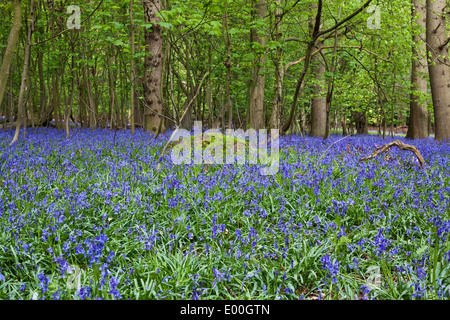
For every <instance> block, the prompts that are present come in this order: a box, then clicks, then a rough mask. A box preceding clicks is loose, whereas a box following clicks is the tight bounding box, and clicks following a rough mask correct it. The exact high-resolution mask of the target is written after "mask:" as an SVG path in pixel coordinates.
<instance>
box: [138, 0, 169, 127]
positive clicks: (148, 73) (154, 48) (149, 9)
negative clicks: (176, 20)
mask: <svg viewBox="0 0 450 320" xmlns="http://www.w3.org/2000/svg"><path fill="white" fill-rule="evenodd" d="M143 6H144V20H145V23H151V24H152V27H151V30H149V29H145V45H146V48H145V50H146V55H145V61H144V67H145V71H144V79H143V82H142V86H143V89H144V102H145V112H144V130H146V131H151V132H152V133H153V134H154V135H157V134H158V133H159V132H161V131H164V120H163V118H162V117H161V116H160V115H161V114H162V111H163V108H162V101H161V98H162V96H161V79H162V71H163V70H162V66H163V64H162V49H163V41H162V32H161V31H162V30H161V26H160V25H159V24H158V23H159V22H161V19H160V18H159V17H157V14H158V12H160V11H161V0H152V1H151V0H144V1H143Z"/></svg>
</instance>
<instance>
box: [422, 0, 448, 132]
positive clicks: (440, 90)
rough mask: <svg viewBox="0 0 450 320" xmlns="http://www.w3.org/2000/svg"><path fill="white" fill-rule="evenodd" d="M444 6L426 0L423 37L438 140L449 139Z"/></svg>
mask: <svg viewBox="0 0 450 320" xmlns="http://www.w3.org/2000/svg"><path fill="white" fill-rule="evenodd" d="M445 9H446V1H445V0H427V24H426V25H427V36H426V39H427V44H428V46H427V51H428V56H429V57H430V60H431V61H430V62H429V64H428V69H429V73H430V85H431V95H432V98H433V108H434V118H435V124H436V131H435V138H436V140H438V141H443V140H446V139H449V138H450V90H449V88H450V66H449V65H450V62H449V50H448V43H447V42H448V39H447V34H446V21H445V17H446V15H447V13H446V12H445Z"/></svg>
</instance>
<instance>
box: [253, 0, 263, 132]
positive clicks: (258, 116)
mask: <svg viewBox="0 0 450 320" xmlns="http://www.w3.org/2000/svg"><path fill="white" fill-rule="evenodd" d="M253 5H254V8H253V9H254V11H255V14H254V21H256V20H257V19H264V17H265V16H266V11H267V4H266V1H265V0H256V1H254V2H253ZM250 41H251V42H253V43H257V44H258V45H257V46H256V50H257V54H256V55H257V58H256V59H255V60H254V62H253V68H252V83H251V87H250V127H251V128H253V129H255V130H259V129H264V128H265V120H264V81H265V77H264V70H265V63H266V52H265V51H266V49H265V48H264V47H265V45H266V37H265V35H260V34H258V29H256V28H252V29H251V30H250Z"/></svg>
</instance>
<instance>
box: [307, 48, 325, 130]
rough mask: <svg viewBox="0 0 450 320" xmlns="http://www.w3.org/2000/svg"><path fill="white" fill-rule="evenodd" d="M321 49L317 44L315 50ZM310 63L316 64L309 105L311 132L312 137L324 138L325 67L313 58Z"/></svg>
mask: <svg viewBox="0 0 450 320" xmlns="http://www.w3.org/2000/svg"><path fill="white" fill-rule="evenodd" d="M321 47H323V42H322V41H319V42H318V43H317V49H320V48H321ZM311 62H312V63H314V62H315V63H317V67H316V69H315V83H316V84H315V85H314V98H313V100H312V103H311V132H310V135H311V136H313V137H325V135H326V131H327V99H326V97H325V96H324V95H325V86H326V82H325V65H324V64H323V63H322V62H321V61H320V60H319V59H318V57H317V55H316V56H314V57H313V59H312V61H311Z"/></svg>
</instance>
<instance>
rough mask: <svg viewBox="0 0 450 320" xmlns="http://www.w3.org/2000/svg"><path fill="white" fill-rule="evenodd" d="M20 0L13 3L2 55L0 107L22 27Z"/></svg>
mask: <svg viewBox="0 0 450 320" xmlns="http://www.w3.org/2000/svg"><path fill="white" fill-rule="evenodd" d="M21 15H22V13H21V6H20V0H14V1H13V25H12V28H11V32H10V33H9V37H8V44H7V45H6V50H5V54H4V55H3V61H2V67H1V69H0V105H1V104H2V101H3V96H4V94H5V89H6V83H7V82H8V76H9V69H10V67H11V62H12V59H13V56H14V49H15V48H16V45H17V42H18V41H19V33H20V28H21V26H22V24H21V23H22V21H21V20H22V17H21Z"/></svg>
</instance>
